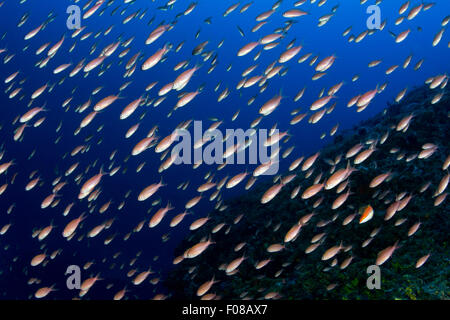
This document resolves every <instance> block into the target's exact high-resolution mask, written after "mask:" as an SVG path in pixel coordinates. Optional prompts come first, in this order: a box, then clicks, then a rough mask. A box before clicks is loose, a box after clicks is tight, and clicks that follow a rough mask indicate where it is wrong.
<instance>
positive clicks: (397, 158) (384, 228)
mask: <svg viewBox="0 0 450 320" xmlns="http://www.w3.org/2000/svg"><path fill="white" fill-rule="evenodd" d="M442 93H443V95H442V98H441V99H440V101H438V102H437V103H435V102H436V100H438V99H436V94H437V90H436V89H435V90H431V89H429V87H428V86H427V85H425V86H423V87H420V88H415V89H414V90H412V91H411V92H410V93H409V94H407V95H406V96H405V97H404V99H403V100H402V101H401V102H400V103H393V104H389V105H388V106H387V108H386V109H385V110H384V111H383V112H381V113H380V114H378V115H376V116H375V117H373V118H371V119H369V120H367V121H364V122H362V123H360V124H358V125H356V126H355V127H354V128H353V129H351V130H346V131H343V132H342V133H341V134H340V135H336V137H335V139H334V142H333V143H331V144H330V145H328V146H326V147H325V148H323V149H322V150H320V156H319V158H318V159H317V161H316V162H315V163H314V171H312V173H311V172H310V171H309V170H308V171H302V170H301V169H300V167H301V166H299V167H298V168H297V169H295V170H293V171H291V172H286V173H285V174H284V175H283V176H285V175H289V174H292V173H295V174H296V177H295V179H294V180H292V181H290V182H289V183H288V184H286V185H285V186H284V187H283V188H282V190H281V192H280V193H278V195H277V196H276V197H275V198H274V199H273V200H271V201H270V202H269V203H266V204H261V198H262V195H263V194H264V192H265V191H266V190H267V189H268V188H269V187H270V186H271V185H273V183H274V182H273V181H272V180H273V178H269V179H268V180H267V181H265V182H261V183H259V184H257V185H255V186H254V187H253V188H252V189H250V191H249V192H248V193H246V194H244V195H242V196H239V197H236V198H234V199H229V200H228V201H226V206H227V209H226V210H223V211H219V210H216V211H214V212H212V213H210V215H209V216H210V220H209V221H208V222H207V224H206V225H205V226H203V227H202V228H200V229H198V230H196V231H194V232H192V233H191V234H190V235H189V237H187V238H186V239H185V240H184V241H183V242H182V243H181V245H180V246H179V247H178V248H177V249H176V251H175V256H178V257H180V256H181V257H182V256H183V255H184V253H185V251H186V249H188V248H190V247H192V246H193V245H195V244H196V243H199V241H205V240H206V239H208V238H209V237H211V239H212V241H214V243H213V244H211V245H210V246H209V247H208V249H207V250H206V251H205V252H203V253H202V254H201V255H199V256H197V257H195V258H186V257H185V258H184V259H183V260H182V261H181V262H179V263H177V264H176V265H175V266H174V269H173V270H172V271H171V272H170V275H169V277H168V279H167V280H166V281H165V283H164V284H165V286H166V287H167V288H168V289H169V290H170V292H171V293H172V296H171V297H172V299H199V298H200V297H199V296H198V295H197V290H198V288H199V287H200V286H201V285H202V284H204V283H205V282H207V281H210V280H211V279H212V278H213V277H214V283H213V285H212V287H211V288H210V290H209V295H208V298H210V299H289V300H290V299H295V300H299V299H333V300H341V299H343V300H346V299H362V300H365V299H390V300H394V299H413V300H416V299H448V298H449V296H450V291H449V284H448V279H450V265H449V257H450V254H449V248H448V242H449V239H450V238H449V236H448V234H449V231H450V223H449V219H448V217H449V207H448V205H447V203H448V200H446V199H445V196H446V193H445V190H444V191H443V192H442V193H441V194H438V192H437V191H436V190H437V189H438V186H439V184H440V183H441V181H442V180H443V179H444V178H445V176H446V175H448V169H447V168H445V163H446V162H448V156H449V154H450V152H449V151H450V150H449V143H448V139H449V132H450V122H449V116H450V113H449V112H450V96H449V94H448V90H447V91H445V92H442ZM438 94H441V93H438ZM433 99H434V101H433ZM411 115H413V117H412V119H411V120H410V123H409V125H408V126H406V130H405V129H402V130H400V131H398V130H397V129H398V126H399V123H400V122H401V121H402V120H404V119H405V117H409V116H411ZM387 133H388V134H387ZM386 134H387V135H386ZM374 141H376V142H375V143H374ZM381 141H382V142H383V143H381ZM358 143H362V144H364V145H368V144H372V145H375V151H374V152H373V153H372V154H371V155H370V157H369V158H368V159H367V160H365V161H363V162H362V163H360V164H356V165H355V164H353V159H352V158H350V159H346V158H345V154H346V152H347V151H348V150H349V149H351V148H352V147H353V146H355V145H357V144H358ZM436 147H437V148H436ZM430 148H434V150H433V151H434V152H423V151H424V150H429V149H430ZM339 156H341V158H342V160H341V161H340V162H339V163H338V164H337V165H336V166H335V167H336V168H335V170H337V169H338V168H345V166H347V163H351V165H352V166H353V167H354V168H356V169H357V170H356V171H354V172H352V173H351V175H350V177H349V178H348V186H349V189H348V190H350V194H349V196H348V199H347V200H346V201H345V203H344V204H343V205H341V206H340V207H339V208H337V209H335V210H333V209H332V204H333V202H334V201H335V200H336V198H337V197H338V196H339V195H340V194H338V193H337V192H336V190H335V189H333V190H323V191H321V192H320V193H318V194H317V195H316V196H314V197H312V198H309V199H302V197H301V194H302V192H303V191H304V190H305V189H306V188H308V187H309V186H311V185H312V184H314V183H317V179H318V178H317V176H318V175H322V174H323V176H322V180H323V179H324V177H325V179H326V177H327V176H329V175H330V168H331V167H332V166H330V162H331V164H333V163H334V164H336V162H338V161H336V162H333V161H335V160H333V159H336V158H337V157H339ZM330 159H331V160H330ZM388 172H390V173H391V174H390V175H389V177H388V178H387V179H386V181H384V182H383V183H381V184H380V185H379V186H378V187H376V188H371V187H370V186H369V185H370V182H371V180H372V179H374V178H375V177H377V176H378V175H380V174H383V173H388ZM307 174H308V175H309V177H305V175H307ZM319 179H320V177H319ZM314 180H316V182H314ZM298 186H300V192H298V195H295V194H294V195H293V196H294V197H293V198H292V193H293V191H294V189H295V188H296V187H298ZM338 189H342V188H338ZM343 193H344V191H342V190H341V194H343ZM406 198H408V200H407V201H406V202H405V201H402V200H405V199H406ZM394 202H402V203H403V206H402V208H401V210H397V211H395V210H394V213H395V215H394V216H393V217H390V218H388V219H386V211H387V210H389V209H388V208H389V206H390V205H392V203H394ZM368 205H370V206H371V207H372V208H373V211H374V214H373V218H372V219H371V220H369V221H367V222H365V223H359V220H360V214H359V213H358V211H360V210H359V209H360V208H364V207H365V206H368ZM311 213H314V214H313V215H310V216H309V217H310V219H309V221H307V223H305V224H302V225H301V229H300V232H299V234H298V235H297V236H296V238H294V240H292V241H289V242H287V243H285V242H284V239H285V235H286V233H287V232H288V231H289V230H290V229H291V228H292V227H293V226H295V225H296V223H297V221H299V219H300V220H301V219H302V217H305V216H307V217H308V215H309V214H311ZM352 214H356V215H355V216H356V217H355V218H354V219H353V220H352V221H351V222H350V223H346V224H345V225H343V221H344V220H345V219H346V218H347V220H346V222H348V220H351V219H350V217H349V216H351V215H352ZM240 215H242V216H240ZM239 218H241V219H239ZM306 220H308V219H306ZM223 223H225V224H224V225H223V227H222V228H219V227H217V226H218V225H220V224H223ZM417 223H420V225H419V228H418V230H417V231H416V232H412V231H411V229H412V228H414V226H416V227H417ZM214 229H215V230H214ZM217 229H219V231H217ZM213 230H214V231H213ZM408 233H413V234H410V235H409V234H408ZM321 234H322V235H321ZM318 235H319V236H318ZM313 237H316V238H320V240H316V241H315V244H316V248H315V249H314V250H312V252H309V253H306V252H305V250H306V249H307V248H309V249H310V250H311V245H312V241H311V240H312V239H313ZM341 241H342V243H343V245H344V246H345V249H343V250H339V251H338V253H337V254H336V255H335V257H334V259H329V260H322V259H321V258H323V254H324V252H325V251H326V250H327V249H328V248H330V247H333V246H337V245H339V243H341ZM396 241H398V248H396V249H395V251H394V252H393V254H392V256H391V257H390V259H388V260H387V261H386V262H384V263H383V264H382V265H380V272H381V288H380V289H372V290H370V289H368V288H367V285H366V281H367V279H368V277H369V274H368V273H367V268H368V266H370V265H374V264H375V262H376V260H377V255H378V254H379V253H380V252H381V251H382V250H384V249H385V248H387V247H389V246H393V245H394V243H395V242H396ZM273 244H279V245H278V248H279V250H275V251H276V252H268V250H267V248H268V247H269V246H271V245H273ZM236 246H238V247H237V248H236ZM236 251H237V252H236ZM428 254H430V256H429V258H428V259H427V260H426V262H425V263H424V264H423V265H420V266H419V267H417V264H418V260H419V259H420V258H421V257H424V256H426V255H428ZM242 256H244V257H245V259H244V260H243V261H242V263H241V264H240V265H239V267H238V269H236V271H235V272H232V273H231V274H227V273H226V272H225V267H226V266H227V265H228V264H229V263H230V262H231V261H233V260H234V259H236V258H239V257H242ZM349 258H351V259H349ZM265 259H270V261H269V262H268V263H267V265H265V266H263V267H261V268H259V269H257V268H255V265H256V264H258V262H261V261H263V260H265ZM331 260H333V261H331ZM349 262H350V263H349ZM422 262H423V261H422ZM348 263H349V264H348ZM419 264H420V263H419ZM260 265H261V264H260ZM203 297H205V296H203Z"/></svg>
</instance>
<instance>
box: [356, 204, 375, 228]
mask: <svg viewBox="0 0 450 320" xmlns="http://www.w3.org/2000/svg"><path fill="white" fill-rule="evenodd" d="M359 213H360V214H361V218H359V223H360V224H361V223H364V222H367V221H369V220H370V219H372V217H373V208H372V206H371V205H370V204H369V205H367V206H365V207H361V208H360V209H359Z"/></svg>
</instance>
